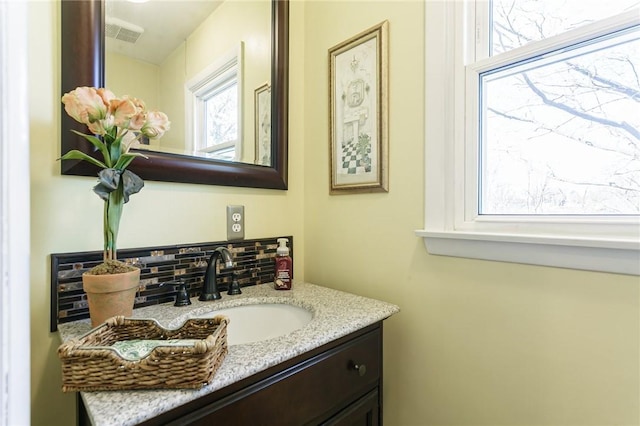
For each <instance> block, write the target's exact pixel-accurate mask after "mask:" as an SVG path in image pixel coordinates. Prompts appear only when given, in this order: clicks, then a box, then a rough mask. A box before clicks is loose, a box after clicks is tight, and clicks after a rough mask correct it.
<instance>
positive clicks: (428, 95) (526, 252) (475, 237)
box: [416, 1, 640, 275]
mask: <svg viewBox="0 0 640 426" xmlns="http://www.w3.org/2000/svg"><path fill="white" fill-rule="evenodd" d="M474 6H475V2H472V1H464V2H458V1H455V2H454V1H445V2H430V1H426V2H425V168H426V170H425V228H424V229H422V230H418V231H416V234H417V235H418V236H421V237H423V238H424V242H425V246H426V248H427V251H428V252H429V253H431V254H437V255H446V256H456V257H465V258H474V259H486V260H496V261H505V262H516V263H525V264H534V265H546V266H554V267H565V268H574V269H583V270H594V271H603V272H615V273H622V274H632V275H640V218H639V217H638V216H627V217H617V218H616V217H600V216H544V217H542V216H537V217H535V216H509V215H500V216H498V215H493V216H489V215H482V216H479V215H478V213H477V212H478V208H477V203H478V201H477V200H478V197H477V195H478V185H477V176H478V173H477V169H478V166H477V164H478V161H477V155H478V148H477V146H478V144H477V142H476V141H477V138H476V135H477V124H476V122H475V121H476V120H475V119H474V117H475V116H476V111H475V109H476V105H477V85H478V73H480V72H482V71H484V70H486V69H487V68H488V67H489V66H494V65H495V64H496V60H495V59H492V58H485V59H481V60H479V61H477V62H475V63H474V58H473V55H475V49H473V43H475V37H474V36H475V34H473V33H472V32H471V31H466V28H472V29H475V31H479V28H482V26H478V25H477V22H476V13H475V12H476V11H475V10H474ZM480 7H486V3H480ZM479 15H482V14H479ZM638 23H640V17H639V16H638V14H637V13H633V12H632V13H628V14H626V15H624V16H623V15H620V16H618V17H614V18H611V19H607V20H605V21H603V22H601V23H599V24H597V25H591V26H588V27H585V28H579V29H576V30H574V31H572V32H571V33H570V34H565V35H562V36H559V37H555V38H552V39H547V40H541V41H539V42H534V43H531V44H530V45H529V46H527V47H526V49H519V50H518V51H517V52H515V53H513V52H512V53H509V54H503V55H501V58H502V60H507V61H511V60H515V59H523V58H525V57H529V56H532V55H537V54H541V53H546V52H549V51H551V50H555V49H556V48H557V47H558V44H557V43H558V41H560V43H561V44H562V43H565V44H566V45H570V44H573V43H575V42H576V40H581V39H582V40H583V39H587V38H589V37H592V36H593V35H594V34H601V33H604V32H608V31H610V30H611V29H612V28H623V27H628V26H631V25H637V24H638ZM479 36H483V35H482V34H479ZM485 37H486V36H485ZM466 64H473V65H472V66H467V67H465V65H466ZM466 118H468V119H467V120H465V119H466Z"/></svg>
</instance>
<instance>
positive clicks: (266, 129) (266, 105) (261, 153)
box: [254, 83, 272, 167]
mask: <svg viewBox="0 0 640 426" xmlns="http://www.w3.org/2000/svg"><path fill="white" fill-rule="evenodd" d="M254 106H255V111H254V114H255V120H254V121H255V126H254V128H255V164H258V165H260V166H267V167H271V166H272V164H271V85H270V84H269V83H265V84H263V85H262V86H260V87H258V88H257V89H256V90H255V93H254Z"/></svg>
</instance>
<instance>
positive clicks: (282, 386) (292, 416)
mask: <svg viewBox="0 0 640 426" xmlns="http://www.w3.org/2000/svg"><path fill="white" fill-rule="evenodd" d="M381 348H382V336H381V332H380V330H379V329H378V330H375V331H373V332H370V333H368V334H365V335H362V336H360V337H357V338H355V339H353V340H351V341H348V342H347V343H344V344H342V345H340V346H338V347H336V348H334V349H331V350H329V351H327V352H325V353H322V354H320V355H318V356H315V357H313V358H311V359H308V360H307V361H303V362H302V363H300V364H298V365H296V366H295V367H293V368H289V369H286V370H284V371H282V372H280V373H277V374H275V375H274V376H271V377H269V378H268V379H266V380H263V381H261V382H258V383H256V384H254V385H251V386H249V387H247V388H245V389H243V390H241V391H239V392H236V393H234V394H232V395H230V396H228V397H226V398H223V399H221V400H219V401H217V402H215V403H213V404H209V405H208V406H206V407H203V408H201V409H199V410H196V411H194V412H192V413H190V414H188V415H186V416H184V417H182V418H181V419H180V420H179V421H178V422H179V424H181V425H186V424H189V425H208V424H212V423H211V422H215V423H217V424H220V425H223V424H224V425H226V424H230V425H231V424H232V425H235V426H239V425H243V426H244V425H247V426H249V425H250V426H275V425H277V426H287V425H291V426H300V425H308V424H313V425H317V424H320V423H321V422H322V421H325V419H327V418H330V417H331V416H334V415H335V413H337V412H341V411H342V410H344V409H346V407H351V406H352V404H351V402H352V401H360V400H361V399H362V398H361V397H362V396H363V395H369V393H370V392H371V391H374V390H375V394H376V398H375V401H376V405H377V401H378V400H377V395H378V393H377V389H378V386H379V383H380V381H379V380H380V374H381V370H382V360H381ZM358 367H360V368H358ZM376 413H377V410H372V416H374V417H375V415H377V414H376ZM347 414H348V413H346V412H345V415H347ZM356 414H357V413H356ZM354 415H355V414H354ZM346 418H348V417H346ZM176 424H178V423H176ZM365 424H376V423H365Z"/></svg>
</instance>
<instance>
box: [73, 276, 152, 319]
mask: <svg viewBox="0 0 640 426" xmlns="http://www.w3.org/2000/svg"><path fill="white" fill-rule="evenodd" d="M139 285H140V269H136V270H135V271H131V272H125V273H122V274H109V275H91V274H87V273H84V274H82V288H83V289H84V292H85V293H86V294H87V301H88V302H89V315H90V316H91V326H92V327H97V326H98V325H100V324H102V323H103V322H104V321H105V320H106V319H108V318H111V317H113V316H116V315H124V316H125V317H130V316H131V314H132V313H133V304H134V302H135V297H136V292H137V291H138V286H139Z"/></svg>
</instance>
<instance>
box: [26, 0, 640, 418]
mask: <svg viewBox="0 0 640 426" xmlns="http://www.w3.org/2000/svg"><path fill="white" fill-rule="evenodd" d="M29 8H30V22H29V24H30V27H29V34H30V41H29V43H30V46H29V60H30V75H29V78H30V81H31V83H32V85H31V90H32V91H31V93H30V95H29V101H30V109H31V113H30V123H31V125H30V132H31V146H30V148H31V179H32V182H31V200H32V203H31V209H32V218H31V220H32V225H31V238H32V241H31V246H32V250H31V306H30V309H31V339H32V351H31V357H32V361H31V362H32V377H31V385H32V395H33V397H32V420H33V424H34V425H47V426H49V425H69V424H73V421H74V404H73V398H72V397H71V396H69V395H63V394H62V393H61V392H60V391H59V388H60V377H59V376H60V373H59V362H58V360H57V358H56V354H55V350H56V348H57V345H58V343H59V342H58V339H57V337H56V335H55V334H50V333H49V332H48V326H49V324H48V316H49V284H48V280H49V277H48V274H49V266H48V261H49V260H48V255H49V254H50V253H52V252H68V251H82V250H96V249H99V248H100V245H101V237H100V228H99V225H98V223H99V220H100V211H101V205H100V201H99V199H98V198H97V197H96V196H95V195H93V194H92V193H91V187H92V186H93V180H92V179H91V178H83V177H69V176H60V173H59V167H58V164H57V163H56V162H55V159H56V158H57V157H58V156H59V155H60V149H59V132H60V128H59V125H58V121H59V114H60V112H59V111H60V103H59V97H60V95H61V94H60V93H59V83H58V82H59V77H60V74H59V50H58V45H59V37H60V36H59V12H58V5H57V4H56V3H53V2H30V5H29ZM384 19H388V20H389V24H390V27H389V28H390V100H389V102H390V108H389V110H390V123H389V124H390V126H389V127H390V178H389V179H390V192H389V193H388V194H365V195H340V196H329V195H328V192H329V162H328V161H329V156H328V140H329V136H328V119H327V111H328V105H327V99H328V72H327V69H328V68H327V67H328V53H327V52H328V49H329V48H330V47H331V46H333V45H335V44H337V43H339V42H341V41H343V40H344V39H347V38H349V37H351V36H353V35H355V34H356V33H358V32H360V31H362V30H364V29H366V28H368V27H370V26H372V25H374V24H377V23H379V22H380V21H382V20H384ZM291 24H292V30H291V72H290V78H291V82H290V89H291V97H290V102H291V110H290V135H291V137H290V142H291V147H290V151H289V153H290V169H289V176H290V186H289V191H287V192H280V191H268V190H254V189H234V188H223V187H215V186H199V185H185V184H169V183H158V182H147V186H146V187H145V189H144V190H143V191H142V192H141V193H140V194H137V195H135V196H134V197H133V198H132V201H131V203H130V204H128V205H127V208H126V209H125V210H126V211H125V214H124V217H123V224H122V228H121V246H122V247H131V246H142V245H156V244H174V243H181V242H193V241H212V240H221V239H224V238H225V233H224V215H225V206H226V205H227V204H244V205H245V206H246V214H247V237H248V238H253V237H262V236H272V235H278V234H289V233H291V234H293V235H294V237H295V238H296V241H297V243H296V253H295V254H296V256H295V258H296V266H295V268H296V271H297V272H296V273H297V278H304V279H306V280H307V281H311V282H316V283H318V284H322V285H326V286H329V287H334V288H339V289H342V290H347V291H351V292H354V293H359V294H363V295H366V296H371V297H375V298H379V299H382V300H387V301H390V302H393V303H396V304H398V305H400V307H401V309H402V311H401V312H400V313H399V314H397V315H395V316H394V317H392V318H390V319H389V320H387V321H386V322H385V345H384V354H385V357H386V358H385V366H384V368H385V376H384V398H385V405H384V417H385V424H387V425H391V426H409V425H436V424H440V425H445V424H449V425H453V424H456V425H471V424H474V425H478V424H486V425H495V424H504V425H507V424H508V425H515V424H530V425H560V424H563V425H596V424H597V425H603V424H608V425H610V424H620V425H637V424H638V423H640V414H639V412H638V401H639V400H640V392H639V389H638V388H639V375H640V371H639V359H640V354H639V338H640V309H639V302H640V300H639V299H640V294H639V287H640V284H639V282H638V278H637V277H629V276H620V275H612V274H599V273H593V272H582V271H572V270H561V269H554V268H545V267H534V266H525V265H515V264H505V263H498V262H486V261H478V260H465V259H455V258H447V257H438V256H430V255H428V254H427V253H426V251H425V249H424V246H423V244H422V241H421V240H420V239H419V238H417V237H416V236H415V235H414V233H413V230H415V229H419V228H422V226H423V205H424V194H423V193H424V182H423V172H422V170H423V167H424V166H423V154H424V147H423V145H424V141H423V136H424V131H423V126H424V117H423V114H424V84H423V77H422V76H423V72H424V69H423V65H422V64H423V60H424V54H423V47H424V43H423V40H422V38H423V34H424V25H425V24H424V23H423V4H422V3H421V2H417V1H407V2H404V1H388V2H385V1H355V2H342V1H305V2H303V1H301V0H294V1H293V3H292V5H291ZM427 25H428V23H427ZM42 34H51V37H50V38H49V37H42ZM176 206H181V208H177V207H176Z"/></svg>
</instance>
